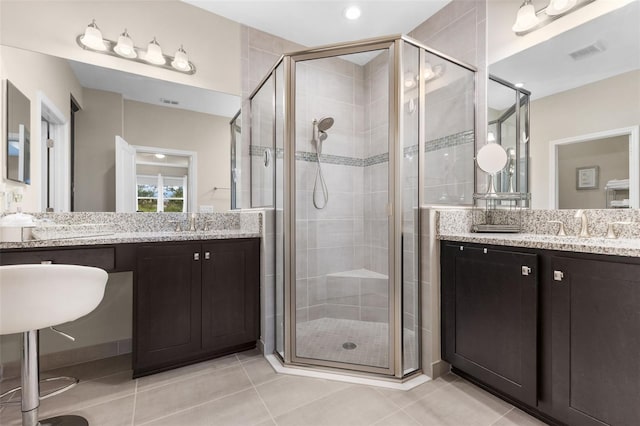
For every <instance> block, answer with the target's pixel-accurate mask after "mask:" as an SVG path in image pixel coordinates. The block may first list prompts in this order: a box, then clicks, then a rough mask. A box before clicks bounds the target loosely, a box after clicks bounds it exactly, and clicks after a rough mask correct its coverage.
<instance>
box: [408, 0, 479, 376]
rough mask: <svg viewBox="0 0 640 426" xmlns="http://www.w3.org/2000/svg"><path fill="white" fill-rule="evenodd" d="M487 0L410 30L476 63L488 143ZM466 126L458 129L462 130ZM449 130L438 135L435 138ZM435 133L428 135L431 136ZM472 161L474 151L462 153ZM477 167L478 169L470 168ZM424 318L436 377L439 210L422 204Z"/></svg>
mask: <svg viewBox="0 0 640 426" xmlns="http://www.w3.org/2000/svg"><path fill="white" fill-rule="evenodd" d="M486 7H487V3H486V0H474V1H467V0H453V1H452V2H451V3H449V4H448V5H447V6H445V7H444V8H442V9H441V10H440V11H439V12H438V13H436V14H435V15H434V16H432V17H431V18H429V19H428V20H426V21H425V22H424V23H422V24H421V25H420V26H418V27H417V28H416V29H414V30H413V31H411V32H410V33H409V35H410V36H411V37H413V38H415V39H417V40H419V41H421V42H423V43H425V44H426V45H428V46H430V47H432V48H434V49H437V50H439V51H441V52H443V53H445V54H447V55H450V56H452V57H454V58H457V59H460V60H462V61H465V62H467V63H469V64H470V65H473V66H475V67H477V69H478V72H477V76H476V96H475V129H476V132H475V133H476V144H477V146H482V145H484V144H485V143H486V134H487V131H486V130H487V115H486V105H487V103H486V78H487V73H486V68H487V61H486V57H487V49H486V44H485V40H486V31H487V21H486ZM466 130H469V129H468V128H467V129H459V130H457V131H454V132H453V134H457V133H459V132H461V131H466ZM442 136H445V135H437V137H436V139H437V138H439V137H442ZM429 139H430V138H427V140H429ZM463 155H464V156H465V158H466V156H467V155H469V156H470V158H469V161H473V155H472V152H469V153H468V154H463ZM471 170H473V169H471ZM421 216H422V222H421V223H422V227H421V229H422V235H421V248H422V254H421V265H422V268H421V280H420V284H421V298H422V300H421V321H422V369H423V371H424V372H425V374H427V375H429V376H431V377H437V376H439V375H440V374H442V372H444V371H446V370H447V369H448V366H447V365H446V363H444V362H443V361H441V359H440V281H439V275H440V272H439V266H438V265H439V264H438V262H439V254H438V253H437V250H438V249H437V244H436V231H435V212H434V211H433V210H432V209H426V208H422V209H421Z"/></svg>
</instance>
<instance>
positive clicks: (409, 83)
mask: <svg viewBox="0 0 640 426" xmlns="http://www.w3.org/2000/svg"><path fill="white" fill-rule="evenodd" d="M416 84H417V83H416V76H415V75H413V73H412V72H411V71H407V72H406V73H404V87H406V88H407V89H411V88H412V87H415V86H416Z"/></svg>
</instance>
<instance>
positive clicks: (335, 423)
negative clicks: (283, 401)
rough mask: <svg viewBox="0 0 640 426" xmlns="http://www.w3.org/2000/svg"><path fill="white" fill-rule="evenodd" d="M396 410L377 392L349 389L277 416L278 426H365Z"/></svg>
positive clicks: (357, 387)
mask: <svg viewBox="0 0 640 426" xmlns="http://www.w3.org/2000/svg"><path fill="white" fill-rule="evenodd" d="M395 409H396V407H395V405H393V403H391V401H389V400H388V399H387V398H385V397H384V396H382V395H380V394H379V393H378V392H376V391H375V390H374V389H372V388H369V387H366V386H349V387H347V388H345V389H343V390H340V391H338V392H335V393H332V394H331V395H328V396H326V397H324V398H321V399H319V400H316V401H314V402H311V403H309V404H307V405H304V406H302V407H300V408H297V409H295V410H293V411H290V412H288V413H286V414H283V415H282V416H279V417H276V419H275V420H276V423H277V424H278V425H279V426H288V425H291V426H301V425H305V426H320V425H326V426H361V425H362V426H364V425H370V424H372V423H374V422H375V421H377V420H379V419H381V418H382V417H384V416H386V415H388V414H389V413H391V412H393V411H394V410H395Z"/></svg>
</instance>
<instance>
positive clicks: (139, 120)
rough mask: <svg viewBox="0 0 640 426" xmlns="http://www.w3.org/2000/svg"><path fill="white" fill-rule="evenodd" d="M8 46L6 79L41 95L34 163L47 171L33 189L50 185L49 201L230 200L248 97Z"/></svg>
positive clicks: (160, 205) (97, 207)
mask: <svg viewBox="0 0 640 426" xmlns="http://www.w3.org/2000/svg"><path fill="white" fill-rule="evenodd" d="M0 49H1V52H0V53H1V54H2V57H3V68H5V69H4V70H3V72H2V74H3V78H8V79H9V80H14V79H15V80H16V81H18V80H19V81H20V82H21V87H25V89H24V90H26V92H25V94H26V95H27V96H29V97H30V98H31V99H32V105H31V108H30V110H31V112H30V116H31V120H32V123H33V126H32V133H33V135H34V136H32V139H33V140H32V141H31V144H32V147H33V145H34V144H37V145H38V148H39V149H38V150H37V152H38V154H37V155H36V156H34V154H33V152H34V150H32V164H33V167H34V168H35V167H37V168H38V169H39V170H41V171H42V172H41V173H39V174H40V175H41V176H42V179H38V181H37V182H36V181H34V182H33V185H31V188H30V190H33V191H37V192H38V193H39V194H42V195H41V200H42V201H41V202H40V203H39V205H40V206H41V208H40V209H39V210H45V209H47V208H48V209H49V210H52V211H69V210H72V211H116V210H118V211H202V212H211V211H226V210H228V209H229V208H230V206H231V171H230V146H231V134H230V132H229V122H230V120H231V119H232V118H233V117H234V115H235V114H236V113H237V112H238V110H239V109H240V98H239V96H234V95H230V94H226V93H220V92H214V91H211V90H205V89H202V88H198V87H194V86H187V85H182V84H176V83H173V82H168V81H164V80H157V79H153V78H149V77H145V76H141V75H137V74H131V73H126V72H122V71H118V70H115V69H108V68H103V67H98V66H95V65H90V64H86V63H80V62H75V61H71V60H66V59H62V58H58V57H54V56H48V55H45V54H41V53H36V52H31V51H26V50H23V49H17V48H12V47H8V46H0ZM5 63H6V64H7V67H4V65H5ZM25 70H27V71H25ZM72 103H73V104H75V107H74V108H79V110H78V111H77V112H75V113H74V114H72V113H71V110H72V106H71V104H72ZM26 110H27V115H29V112H28V111H29V108H28V107H27V109H26ZM72 123H73V124H72ZM12 132H13V130H12ZM35 135H38V137H37V138H36V137H35ZM117 138H119V142H120V143H119V144H118V143H116V139H117ZM47 141H53V142H50V143H47ZM116 156H118V157H119V158H120V160H118V161H117V160H116ZM48 168H49V169H51V170H49V169H48ZM116 182H118V184H116ZM122 187H124V188H126V191H124V193H123V192H122V191H121V190H120V189H118V188H122ZM56 191H58V192H60V193H64V192H67V193H68V194H66V196H60V194H56V193H55V192H56ZM38 197H40V195H38ZM25 198H26V197H25ZM123 200H124V201H123ZM56 201H57V204H56ZM34 204H35V203H34ZM32 206H33V204H32ZM123 206H124V207H123ZM30 210H38V209H37V208H33V207H32V208H31V209H30Z"/></svg>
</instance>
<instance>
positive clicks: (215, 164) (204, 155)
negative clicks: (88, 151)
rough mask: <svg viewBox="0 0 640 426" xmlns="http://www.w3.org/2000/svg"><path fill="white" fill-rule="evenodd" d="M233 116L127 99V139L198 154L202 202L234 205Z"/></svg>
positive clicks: (222, 208) (218, 206)
mask: <svg viewBox="0 0 640 426" xmlns="http://www.w3.org/2000/svg"><path fill="white" fill-rule="evenodd" d="M230 132H231V130H230V127H229V119H228V118H226V117H219V116H216V115H210V114H202V113H198V112H192V111H184V110H180V109H176V108H167V107H161V106H154V105H149V104H144V103H140V102H134V101H125V102H124V138H125V140H126V141H127V142H128V143H130V144H132V145H143V146H154V147H159V148H171V149H181V150H186V151H196V152H197V153H198V164H197V170H198V177H197V201H198V205H199V206H201V205H212V206H213V207H214V209H215V211H226V210H229V208H230V206H231V191H229V190H228V189H219V190H217V191H214V190H213V188H214V187H219V188H229V187H230V184H231V179H230V158H231V157H230V156H231V152H230V151H231V150H230V147H231V145H230V144H231V142H230Z"/></svg>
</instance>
